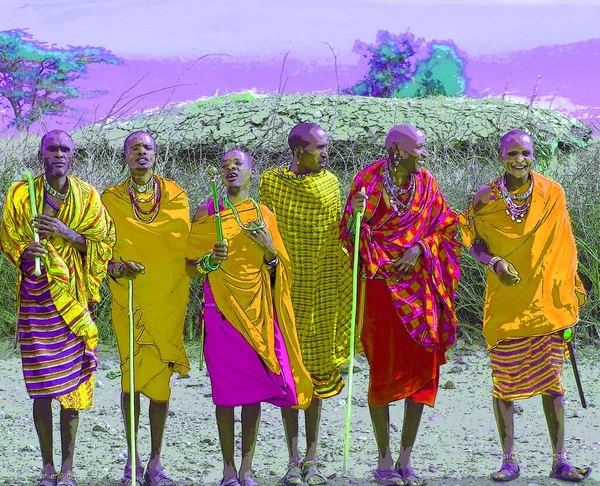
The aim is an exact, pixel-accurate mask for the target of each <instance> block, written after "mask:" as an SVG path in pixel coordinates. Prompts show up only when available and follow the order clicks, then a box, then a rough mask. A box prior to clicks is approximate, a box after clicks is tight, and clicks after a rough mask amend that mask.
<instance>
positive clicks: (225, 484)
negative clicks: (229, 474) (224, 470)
mask: <svg viewBox="0 0 600 486" xmlns="http://www.w3.org/2000/svg"><path fill="white" fill-rule="evenodd" d="M219 486H242V485H241V484H240V480H239V479H238V478H236V477H235V476H234V477H233V478H229V479H228V480H227V481H226V480H225V479H223V480H222V481H221V482H220V483H219Z"/></svg>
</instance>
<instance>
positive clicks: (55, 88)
mask: <svg viewBox="0 0 600 486" xmlns="http://www.w3.org/2000/svg"><path fill="white" fill-rule="evenodd" d="M98 63H108V64H120V63H122V60H121V59H119V58H118V57H116V56H114V55H113V54H112V53H111V52H110V51H109V50H107V49H104V48H103V47H91V46H85V47H76V46H68V47H67V48H64V49H63V48H57V47H55V46H54V45H53V46H47V44H46V43H45V42H40V41H36V40H34V39H33V37H32V36H31V35H30V34H29V33H27V32H25V31H24V30H22V29H14V30H8V31H0V104H2V105H3V106H4V107H6V108H8V109H9V110H10V111H12V115H13V116H12V121H11V123H10V125H11V126H14V127H16V128H17V129H18V130H19V131H24V130H27V129H29V127H30V126H31V125H32V124H33V123H34V122H35V121H37V120H39V119H40V118H41V117H42V116H44V115H46V114H48V115H59V114H62V113H65V112H67V111H68V110H71V109H72V108H71V107H69V106H68V105H67V103H66V102H67V101H68V100H71V99H74V98H79V97H81V96H84V95H87V96H90V95H97V94H99V93H100V92H98V91H93V92H85V93H84V92H81V91H80V90H79V89H78V88H77V87H76V86H74V82H75V81H76V80H78V79H79V78H81V77H82V76H84V75H85V74H86V73H87V69H88V66H89V65H90V64H98Z"/></svg>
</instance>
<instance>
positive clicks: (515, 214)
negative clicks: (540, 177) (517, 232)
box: [499, 174, 533, 223]
mask: <svg viewBox="0 0 600 486" xmlns="http://www.w3.org/2000/svg"><path fill="white" fill-rule="evenodd" d="M499 186H500V192H501V193H502V199H503V200H504V203H505V204H506V214H507V215H508V216H510V219H511V220H513V221H515V222H516V223H521V222H522V221H523V218H524V217H525V216H526V215H527V211H529V208H530V207H531V201H527V199H529V198H530V197H531V194H532V193H533V175H531V174H529V187H528V188H527V190H526V191H525V192H524V193H522V194H513V193H512V192H510V191H509V190H508V189H507V187H506V174H505V175H504V176H503V177H501V178H500V181H499ZM515 200H516V201H523V202H522V203H521V204H517V203H515Z"/></svg>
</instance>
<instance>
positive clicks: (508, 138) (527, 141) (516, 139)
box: [500, 130, 533, 157]
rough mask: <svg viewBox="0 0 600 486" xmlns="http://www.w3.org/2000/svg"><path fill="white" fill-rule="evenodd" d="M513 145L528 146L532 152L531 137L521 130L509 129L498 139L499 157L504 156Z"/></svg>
mask: <svg viewBox="0 0 600 486" xmlns="http://www.w3.org/2000/svg"><path fill="white" fill-rule="evenodd" d="M514 147H522V148H528V149H529V150H530V151H531V152H533V139H532V138H531V136H530V135H529V134H528V133H527V132H524V131H523V130H511V131H510V132H508V133H507V134H506V135H504V136H503V137H502V140H500V155H501V157H504V156H505V155H506V154H507V153H508V152H510V150H511V149H512V148H514Z"/></svg>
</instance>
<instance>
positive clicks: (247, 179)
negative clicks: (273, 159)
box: [220, 150, 256, 192]
mask: <svg viewBox="0 0 600 486" xmlns="http://www.w3.org/2000/svg"><path fill="white" fill-rule="evenodd" d="M253 165H254V164H253V162H252V157H251V156H250V155H249V154H247V153H246V152H243V151H241V150H230V151H229V152H227V153H226V154H225V155H223V158H222V159H221V167H220V170H221V178H222V179H223V184H225V187H226V188H227V191H228V192H229V190H230V189H234V190H239V189H247V188H248V187H250V184H251V182H252V179H253V178H254V177H255V175H256V171H255V170H254V167H253Z"/></svg>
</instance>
